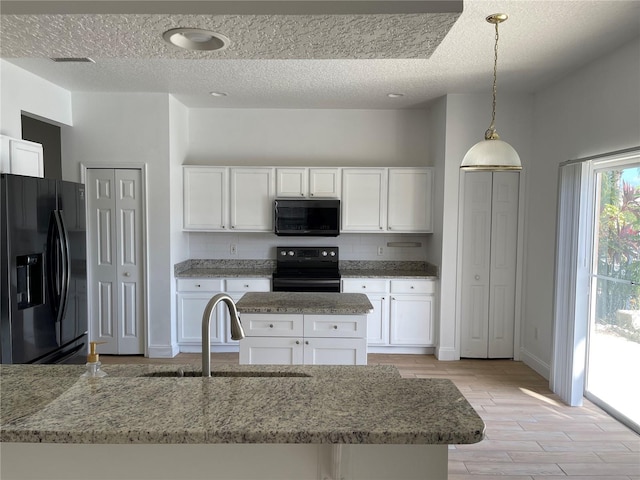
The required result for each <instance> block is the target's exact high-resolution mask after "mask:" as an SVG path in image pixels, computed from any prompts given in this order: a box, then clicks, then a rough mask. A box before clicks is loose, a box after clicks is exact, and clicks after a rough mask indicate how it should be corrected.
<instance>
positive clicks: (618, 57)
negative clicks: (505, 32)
mask: <svg viewBox="0 0 640 480" xmlns="http://www.w3.org/2000/svg"><path fill="white" fill-rule="evenodd" d="M532 138H533V141H534V157H533V159H532V161H531V162H530V163H529V167H528V172H527V175H528V182H529V185H530V195H529V197H528V199H527V201H528V203H527V229H526V233H527V236H526V245H527V249H526V258H525V266H526V275H525V285H524V286H525V291H526V297H525V299H524V305H523V314H524V322H523V326H524V329H523V335H522V340H523V353H524V356H523V360H525V361H526V362H527V363H528V364H530V365H531V366H532V367H534V368H536V370H538V371H539V372H540V373H541V374H543V375H544V376H545V377H547V378H548V377H549V367H550V362H551V358H552V334H553V289H554V265H555V258H554V255H555V247H556V209H557V178H558V164H559V163H561V162H563V161H566V160H570V159H578V158H583V157H587V156H591V155H595V154H600V153H606V152H612V151H616V150H620V149H624V148H629V147H633V146H638V145H640V38H638V39H635V40H633V41H632V42H630V43H628V44H626V45H624V46H623V47H621V48H619V49H618V50H616V51H614V52H612V53H609V54H607V55H606V56H604V57H602V58H600V59H598V60H597V61H595V62H593V63H591V64H589V65H587V66H586V67H584V68H582V69H580V70H578V71H576V72H574V73H572V74H571V75H570V76H568V77H566V78H564V79H562V80H561V81H559V82H558V83H556V84H555V85H553V86H551V87H549V88H547V89H545V90H544V91H542V92H539V93H538V94H537V95H536V96H535V103H534V129H533V135H532ZM536 332H537V335H536Z"/></svg>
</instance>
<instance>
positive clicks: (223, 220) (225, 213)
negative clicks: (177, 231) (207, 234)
mask: <svg viewBox="0 0 640 480" xmlns="http://www.w3.org/2000/svg"><path fill="white" fill-rule="evenodd" d="M183 174H184V177H183V185H184V229H185V230H206V231H213V230H226V229H227V228H229V206H228V203H229V202H228V199H229V193H228V185H229V180H228V169H227V168H225V167H204V166H185V167H184V169H183Z"/></svg>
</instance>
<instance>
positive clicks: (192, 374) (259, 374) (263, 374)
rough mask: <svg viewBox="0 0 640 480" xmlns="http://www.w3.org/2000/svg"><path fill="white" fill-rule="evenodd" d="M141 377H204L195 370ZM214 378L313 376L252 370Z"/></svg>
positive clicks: (150, 374)
mask: <svg viewBox="0 0 640 480" xmlns="http://www.w3.org/2000/svg"><path fill="white" fill-rule="evenodd" d="M140 376H141V377H164V378H167V377H173V378H179V377H202V372H201V371H193V370H187V371H184V370H175V371H164V372H151V373H144V374H142V375H140ZM211 376H212V377H244V378H289V377H297V378H301V377H302V378H310V377H311V375H308V374H306V373H299V372H265V371H250V370H238V371H233V370H229V371H218V372H215V371H214V372H211Z"/></svg>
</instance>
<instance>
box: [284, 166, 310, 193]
mask: <svg viewBox="0 0 640 480" xmlns="http://www.w3.org/2000/svg"><path fill="white" fill-rule="evenodd" d="M308 176H309V172H308V170H307V169H306V168H277V169H276V195H277V196H278V197H306V196H307V195H308V193H309V185H308Z"/></svg>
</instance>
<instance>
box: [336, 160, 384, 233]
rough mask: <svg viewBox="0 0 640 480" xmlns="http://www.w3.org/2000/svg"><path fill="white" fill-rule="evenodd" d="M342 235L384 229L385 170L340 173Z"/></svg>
mask: <svg viewBox="0 0 640 480" xmlns="http://www.w3.org/2000/svg"><path fill="white" fill-rule="evenodd" d="M341 203H342V231H343V232H379V231H383V230H385V229H386V220H387V169H386V168H343V169H342V202H341Z"/></svg>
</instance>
